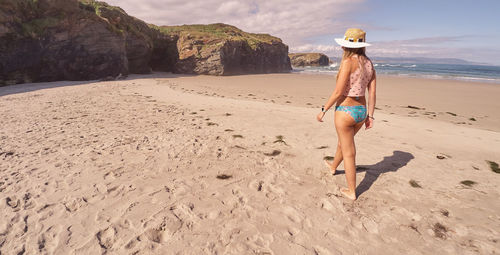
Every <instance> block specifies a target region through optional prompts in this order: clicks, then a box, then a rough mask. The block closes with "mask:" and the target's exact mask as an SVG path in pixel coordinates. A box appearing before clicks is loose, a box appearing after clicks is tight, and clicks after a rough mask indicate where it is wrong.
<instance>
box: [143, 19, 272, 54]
mask: <svg viewBox="0 0 500 255" xmlns="http://www.w3.org/2000/svg"><path fill="white" fill-rule="evenodd" d="M152 27H154V28H156V29H158V30H159V31H161V32H162V33H164V34H173V35H179V36H181V35H188V34H189V36H192V37H194V38H196V39H201V40H203V41H204V42H205V43H206V42H220V41H224V40H232V41H246V42H247V43H248V45H249V46H250V47H251V48H253V49H255V48H257V47H258V45H259V44H260V43H266V44H272V43H276V42H278V43H281V39H279V38H277V37H274V36H271V35H269V34H255V33H247V32H244V31H242V30H241V29H239V28H237V27H235V26H231V25H227V24H223V23H215V24H208V25H199V24H196V25H182V26H161V27H157V26H152Z"/></svg>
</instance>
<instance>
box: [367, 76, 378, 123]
mask: <svg viewBox="0 0 500 255" xmlns="http://www.w3.org/2000/svg"><path fill="white" fill-rule="evenodd" d="M376 87H377V75H376V74H375V69H373V78H372V81H371V82H370V83H369V84H368V94H369V95H368V103H367V105H368V116H370V117H371V118H370V117H367V118H368V119H367V121H366V129H369V128H371V127H373V120H374V119H373V113H374V112H375V103H376V101H377V96H376V90H377V89H376Z"/></svg>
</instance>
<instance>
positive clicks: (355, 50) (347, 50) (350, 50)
mask: <svg viewBox="0 0 500 255" xmlns="http://www.w3.org/2000/svg"><path fill="white" fill-rule="evenodd" d="M342 48H343V49H344V54H343V55H342V60H341V61H340V66H339V71H338V73H337V80H338V79H339V74H340V69H341V68H342V62H344V60H346V59H348V58H350V57H352V56H353V55H354V54H358V55H359V56H364V57H367V56H366V54H365V53H366V49H365V47H363V48H347V47H342Z"/></svg>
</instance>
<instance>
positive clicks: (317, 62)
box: [288, 53, 329, 67]
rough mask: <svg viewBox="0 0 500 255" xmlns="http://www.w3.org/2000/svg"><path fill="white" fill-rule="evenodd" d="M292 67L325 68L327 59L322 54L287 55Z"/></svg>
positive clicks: (327, 62)
mask: <svg viewBox="0 0 500 255" xmlns="http://www.w3.org/2000/svg"><path fill="white" fill-rule="evenodd" d="M288 56H289V57H290V61H291V62H292V66H297V67H302V66H327V65H328V64H329V58H328V56H326V55H325V54H322V53H290V54H288Z"/></svg>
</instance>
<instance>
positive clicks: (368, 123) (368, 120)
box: [365, 117, 373, 129]
mask: <svg viewBox="0 0 500 255" xmlns="http://www.w3.org/2000/svg"><path fill="white" fill-rule="evenodd" d="M365 126H366V128H365V129H370V128H372V127H373V119H372V118H370V117H366V121H365Z"/></svg>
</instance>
